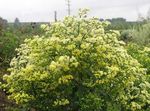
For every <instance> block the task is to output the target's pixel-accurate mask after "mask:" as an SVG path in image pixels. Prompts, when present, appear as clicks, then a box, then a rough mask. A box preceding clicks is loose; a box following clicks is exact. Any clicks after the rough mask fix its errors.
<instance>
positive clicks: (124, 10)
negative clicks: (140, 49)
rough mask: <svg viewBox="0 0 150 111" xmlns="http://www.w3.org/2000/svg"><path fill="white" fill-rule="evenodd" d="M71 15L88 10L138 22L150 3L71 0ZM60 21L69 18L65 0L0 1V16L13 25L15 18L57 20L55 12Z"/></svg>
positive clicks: (136, 0) (34, 20)
mask: <svg viewBox="0 0 150 111" xmlns="http://www.w3.org/2000/svg"><path fill="white" fill-rule="evenodd" d="M70 1H71V3H70V4H71V15H76V14H77V12H78V9H79V8H89V9H90V12H89V16H94V17H99V18H104V19H108V18H117V17H123V18H126V19H127V20H128V21H135V20H137V18H138V15H139V14H141V15H142V16H146V15H147V12H148V10H149V9H150V0H70ZM55 10H56V11H57V16H58V19H60V20H61V19H63V17H64V16H66V15H67V1H66V0H0V16H1V17H2V18H4V19H7V20H8V21H9V22H13V21H14V19H15V18H16V17H18V18H19V20H20V21H21V22H50V21H54V11H55Z"/></svg>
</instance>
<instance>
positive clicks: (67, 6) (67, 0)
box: [67, 0, 71, 16]
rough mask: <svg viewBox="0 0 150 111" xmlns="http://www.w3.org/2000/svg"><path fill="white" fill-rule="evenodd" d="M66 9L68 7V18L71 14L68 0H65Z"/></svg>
mask: <svg viewBox="0 0 150 111" xmlns="http://www.w3.org/2000/svg"><path fill="white" fill-rule="evenodd" d="M67 7H68V9H67V11H68V16H70V14H71V9H70V0H67Z"/></svg>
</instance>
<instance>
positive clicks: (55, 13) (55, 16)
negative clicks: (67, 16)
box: [54, 11, 57, 22]
mask: <svg viewBox="0 0 150 111" xmlns="http://www.w3.org/2000/svg"><path fill="white" fill-rule="evenodd" d="M54 20H55V22H57V11H54Z"/></svg>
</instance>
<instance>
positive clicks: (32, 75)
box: [2, 10, 150, 111]
mask: <svg viewBox="0 0 150 111" xmlns="http://www.w3.org/2000/svg"><path fill="white" fill-rule="evenodd" d="M86 11H87V10H84V11H81V12H80V13H79V17H66V18H65V19H64V20H63V21H59V22H56V23H53V24H52V25H51V27H49V26H46V25H42V28H44V29H45V30H46V34H45V35H43V36H41V37H38V36H36V37H34V38H33V39H26V40H25V43H24V44H22V45H21V46H20V48H19V49H17V51H18V57H16V58H14V59H13V60H12V61H11V68H10V72H11V74H10V75H5V76H4V80H5V81H6V83H5V84H3V86H2V87H3V88H4V89H5V90H6V92H7V93H8V94H9V98H10V99H12V100H15V101H16V103H17V104H20V105H22V106H23V107H26V108H34V109H36V110H39V111H79V110H80V111H127V110H132V111H138V110H139V111H145V110H150V109H149V107H148V106H149V103H150V93H149V85H150V84H149V82H147V81H146V78H145V77H146V75H145V74H146V72H145V69H143V68H142V67H141V65H140V64H139V63H138V61H137V60H136V59H134V58H132V57H131V56H130V55H128V53H127V51H126V50H125V48H124V43H123V42H122V41H118V40H117V37H118V36H119V33H118V32H116V31H107V32H105V30H104V27H107V25H108V22H100V21H99V19H96V18H92V19H91V18H90V19H88V18H85V17H86Z"/></svg>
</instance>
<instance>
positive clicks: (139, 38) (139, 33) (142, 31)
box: [132, 23, 150, 45]
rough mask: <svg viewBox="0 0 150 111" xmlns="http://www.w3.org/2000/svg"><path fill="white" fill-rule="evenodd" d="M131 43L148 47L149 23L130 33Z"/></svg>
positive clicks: (149, 36) (149, 40)
mask: <svg viewBox="0 0 150 111" xmlns="http://www.w3.org/2000/svg"><path fill="white" fill-rule="evenodd" d="M132 38H133V42H134V43H137V44H141V45H150V23H147V24H144V25H143V26H141V27H139V29H138V30H137V29H136V30H133V33H132Z"/></svg>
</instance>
